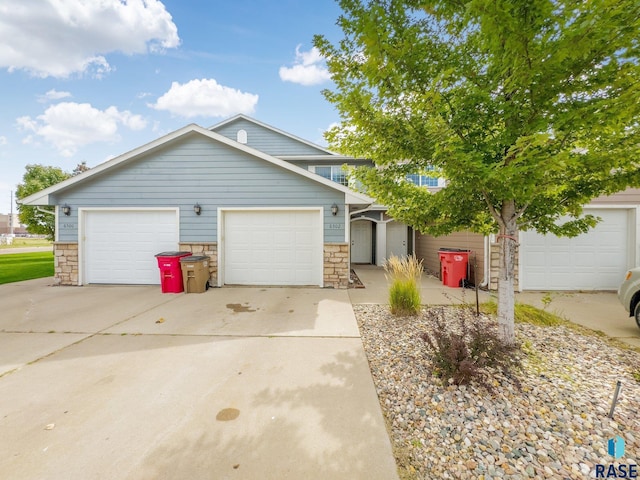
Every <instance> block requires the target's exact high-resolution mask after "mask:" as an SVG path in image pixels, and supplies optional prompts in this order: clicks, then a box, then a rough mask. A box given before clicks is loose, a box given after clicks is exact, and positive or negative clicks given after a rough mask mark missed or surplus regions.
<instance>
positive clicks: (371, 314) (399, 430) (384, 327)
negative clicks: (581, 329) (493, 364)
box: [354, 305, 640, 480]
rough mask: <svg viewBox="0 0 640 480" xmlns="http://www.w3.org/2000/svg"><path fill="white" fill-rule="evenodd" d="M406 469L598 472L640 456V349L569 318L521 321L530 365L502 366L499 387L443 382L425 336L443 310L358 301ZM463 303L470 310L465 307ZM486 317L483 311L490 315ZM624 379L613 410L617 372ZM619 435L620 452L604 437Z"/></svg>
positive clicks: (493, 474) (520, 474)
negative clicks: (507, 370) (408, 310)
mask: <svg viewBox="0 0 640 480" xmlns="http://www.w3.org/2000/svg"><path fill="white" fill-rule="evenodd" d="M354 311H355V314H356V318H357V320H358V325H359V327H360V332H361V335H362V340H363V343H364V347H365V351H366V353H367V358H368V360H369V365H370V368H371V373H372V375H373V379H374V382H375V385H376V389H377V392H378V397H379V399H380V404H381V406H382V410H383V413H384V415H385V418H386V421H387V425H388V429H389V433H390V436H391V440H392V444H393V447H394V453H395V456H396V461H397V463H398V467H399V471H400V475H401V478H406V479H410V478H417V479H435V478H464V479H467V478H468V479H471V478H474V479H476V478H482V479H484V480H489V479H492V478H505V479H525V478H561V479H564V478H567V479H584V478H595V469H596V465H598V464H601V465H606V466H607V467H608V466H609V465H610V464H612V463H613V464H615V465H618V464H635V463H636V462H637V459H638V456H639V455H638V454H639V453H640V383H639V382H638V381H637V380H636V379H635V378H634V374H635V375H636V376H637V375H639V374H640V354H638V353H636V352H633V351H629V350H621V349H618V348H616V347H613V346H610V345H609V344H607V343H606V342H605V341H604V340H602V339H600V338H598V337H596V336H585V335H581V334H578V333H576V332H575V331H573V330H570V329H568V328H566V327H538V326H533V325H529V324H517V325H516V335H517V339H518V341H519V342H521V343H522V344H523V345H524V349H523V351H524V353H523V354H522V358H523V361H522V363H523V369H522V371H520V372H519V373H517V377H518V380H519V383H520V386H518V385H517V383H518V382H517V381H514V379H513V378H509V377H507V376H505V375H502V374H500V373H496V374H495V377H494V381H493V385H494V387H493V391H488V390H487V389H486V388H483V387H481V386H480V385H478V384H474V383H472V384H471V385H469V386H460V387H458V386H455V385H448V386H443V385H442V382H441V381H440V379H438V378H436V377H434V376H433V375H432V373H431V362H430V360H429V350H428V347H427V345H426V344H425V342H424V341H423V340H422V339H421V338H420V335H421V334H422V333H424V332H429V331H431V330H432V328H433V319H434V318H435V316H436V315H444V316H445V318H446V319H447V323H448V324H449V323H450V324H451V325H455V324H457V322H458V320H457V319H458V318H459V317H460V315H463V314H464V315H469V318H474V317H475V315H474V314H473V313H470V312H468V311H466V310H462V309H461V308H458V307H430V308H426V309H424V310H423V311H422V312H421V314H420V315H418V316H414V317H394V316H392V315H391V313H390V312H389V308H388V306H386V305H354ZM463 312H466V313H463ZM484 318H485V320H486V317H484ZM618 380H620V381H621V382H622V388H621V390H620V395H619V398H618V403H617V406H616V409H615V414H614V419H613V420H611V419H609V418H608V414H609V410H610V408H611V402H612V399H613V394H614V390H615V386H616V382H617V381H618ZM617 435H619V436H621V437H623V438H624V440H625V443H626V448H625V455H624V456H623V457H622V458H620V459H618V460H614V458H613V457H612V456H610V455H609V454H608V453H607V441H608V439H610V438H613V437H615V436H617Z"/></svg>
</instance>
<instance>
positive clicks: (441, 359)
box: [421, 312, 520, 390]
mask: <svg viewBox="0 0 640 480" xmlns="http://www.w3.org/2000/svg"><path fill="white" fill-rule="evenodd" d="M468 321H469V316H468V315H466V314H465V313H464V312H461V316H460V317H459V325H457V326H455V325H448V324H447V322H446V321H445V320H444V315H443V314H442V313H441V312H440V313H439V314H437V315H436V317H435V319H434V328H433V331H432V332H431V333H423V334H422V335H421V338H422V340H424V342H425V343H426V344H427V345H428V347H429V349H430V350H431V360H432V362H433V365H434V370H433V373H434V375H436V376H437V377H439V378H440V379H441V380H442V383H443V384H444V385H447V384H449V383H453V384H455V385H466V384H468V383H471V381H473V380H475V381H477V382H478V383H480V384H481V385H483V386H484V387H485V388H487V389H488V390H492V388H493V387H492V385H491V383H490V379H491V373H492V370H498V371H500V372H502V373H503V374H505V375H509V376H511V375H512V372H513V370H514V369H517V368H520V358H519V355H518V352H519V350H520V347H519V345H517V344H509V343H506V342H504V341H503V340H502V339H501V338H500V337H499V335H498V329H497V327H496V325H495V324H492V323H489V322H486V321H483V320H480V319H472V320H471V322H472V324H471V326H469V325H468V323H467V322H468ZM456 327H457V328H456ZM515 380H516V383H517V379H515Z"/></svg>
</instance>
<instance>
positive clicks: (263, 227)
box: [223, 209, 323, 286]
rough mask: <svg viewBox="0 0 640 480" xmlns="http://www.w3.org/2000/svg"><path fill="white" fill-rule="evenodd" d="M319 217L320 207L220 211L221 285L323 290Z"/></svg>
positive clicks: (320, 223) (320, 220) (320, 219)
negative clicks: (222, 262)
mask: <svg viewBox="0 0 640 480" xmlns="http://www.w3.org/2000/svg"><path fill="white" fill-rule="evenodd" d="M321 215H322V214H321V210H320V209H314V210H239V211H236V210H230V211H225V212H223V222H224V226H223V228H224V234H223V235H224V239H223V242H224V243H223V248H224V254H223V255H224V265H223V283H224V284H226V285H318V286H322V267H323V248H322V243H323V242H322V216H321Z"/></svg>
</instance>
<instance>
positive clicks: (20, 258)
mask: <svg viewBox="0 0 640 480" xmlns="http://www.w3.org/2000/svg"><path fill="white" fill-rule="evenodd" d="M52 276H53V252H36V253H9V254H6V255H0V284H3V283H12V282H20V281H22V280H32V279H34V278H42V277H52Z"/></svg>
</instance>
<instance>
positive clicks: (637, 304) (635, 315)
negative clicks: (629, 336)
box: [633, 302, 640, 328]
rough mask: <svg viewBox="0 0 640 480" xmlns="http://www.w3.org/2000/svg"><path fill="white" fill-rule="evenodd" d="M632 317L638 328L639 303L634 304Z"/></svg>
mask: <svg viewBox="0 0 640 480" xmlns="http://www.w3.org/2000/svg"><path fill="white" fill-rule="evenodd" d="M633 316H634V317H635V319H636V325H638V328H640V302H638V303H636V306H635V308H634V309H633Z"/></svg>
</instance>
